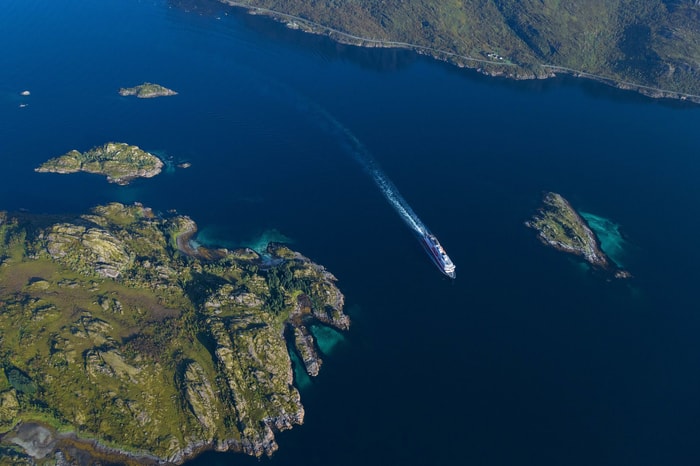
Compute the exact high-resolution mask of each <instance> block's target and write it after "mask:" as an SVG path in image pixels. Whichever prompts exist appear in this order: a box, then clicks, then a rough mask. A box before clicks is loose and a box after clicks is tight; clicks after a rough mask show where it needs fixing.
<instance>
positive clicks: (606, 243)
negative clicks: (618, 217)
mask: <svg viewBox="0 0 700 466" xmlns="http://www.w3.org/2000/svg"><path fill="white" fill-rule="evenodd" d="M580 214H581V217H583V218H584V219H585V220H586V222H588V225H589V226H590V227H591V229H592V230H593V231H594V232H595V234H596V236H597V237H598V239H599V240H600V248H601V249H602V250H603V252H605V254H607V255H608V257H610V258H611V259H612V260H613V262H615V264H617V266H618V267H624V266H625V264H624V259H625V254H626V253H627V247H628V245H627V241H626V240H625V238H624V237H623V236H622V233H621V231H620V228H621V227H620V225H618V224H617V223H615V222H613V221H612V220H610V219H607V218H605V217H600V216H598V215H595V214H590V213H587V212H580Z"/></svg>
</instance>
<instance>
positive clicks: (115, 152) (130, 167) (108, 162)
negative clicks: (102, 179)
mask: <svg viewBox="0 0 700 466" xmlns="http://www.w3.org/2000/svg"><path fill="white" fill-rule="evenodd" d="M162 168H163V162H162V161H161V160H160V159H159V158H158V157H156V156H155V155H153V154H150V153H148V152H146V151H143V150H141V149H139V148H138V147H137V146H130V145H128V144H125V143H123V142H108V143H107V144H104V145H102V146H98V147H93V148H92V149H90V150H89V151H87V152H79V151H77V150H72V151H70V152H68V153H66V154H64V155H62V156H60V157H56V158H53V159H51V160H49V161H48V162H45V163H43V164H42V165H41V166H40V167H39V168H36V169H35V171H36V172H39V173H61V174H66V173H77V172H87V173H96V174H100V175H105V176H106V177H107V181H109V182H110V183H116V184H119V185H127V184H129V182H130V181H131V180H133V179H134V178H151V177H154V176H156V175H157V174H159V173H160V172H161V170H162Z"/></svg>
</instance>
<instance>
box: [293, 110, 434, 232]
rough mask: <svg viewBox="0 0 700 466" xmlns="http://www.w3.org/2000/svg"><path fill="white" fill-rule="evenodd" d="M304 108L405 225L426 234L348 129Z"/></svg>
mask: <svg viewBox="0 0 700 466" xmlns="http://www.w3.org/2000/svg"><path fill="white" fill-rule="evenodd" d="M305 107H306V110H308V111H311V112H312V113H314V114H316V115H318V116H319V117H321V119H322V120H323V121H324V122H325V123H327V124H328V129H329V130H330V131H331V132H332V133H334V134H336V135H338V136H339V137H340V140H341V141H342V144H343V147H344V148H345V149H346V150H347V151H348V152H350V154H352V156H353V157H354V158H355V160H357V161H358V162H359V163H360V164H361V165H362V167H363V168H364V169H365V170H366V171H367V173H369V175H370V176H371V177H372V179H373V180H374V182H375V184H376V185H377V187H378V188H379V189H380V191H381V192H382V194H384V197H386V199H387V200H388V201H389V203H390V204H391V205H392V206H393V207H394V209H395V210H396V212H398V214H399V215H400V216H401V218H402V219H403V220H404V221H405V222H406V224H407V225H408V226H409V227H410V228H411V229H412V230H414V231H415V232H416V233H418V234H420V235H425V234H427V233H428V228H427V227H426V226H425V224H424V223H423V222H422V221H421V219H420V218H418V215H416V213H415V212H414V211H413V209H411V206H410V205H408V202H406V199H404V198H403V196H402V195H401V193H399V190H398V189H397V188H396V186H395V185H394V183H392V182H391V180H390V179H389V178H387V176H386V175H385V174H384V172H383V171H382V169H381V168H380V167H379V165H378V164H377V162H376V160H374V157H372V154H371V153H370V152H369V151H368V150H367V148H366V147H365V146H364V144H362V143H361V142H360V141H359V140H358V139H357V137H355V135H354V134H353V133H352V132H351V131H350V130H349V129H348V128H346V127H345V126H343V124H342V123H340V122H339V121H338V120H336V119H335V118H334V117H333V116H332V115H330V114H329V113H328V112H326V111H325V110H324V109H322V108H320V107H318V106H316V105H313V104H308V103H307V105H306V106H305Z"/></svg>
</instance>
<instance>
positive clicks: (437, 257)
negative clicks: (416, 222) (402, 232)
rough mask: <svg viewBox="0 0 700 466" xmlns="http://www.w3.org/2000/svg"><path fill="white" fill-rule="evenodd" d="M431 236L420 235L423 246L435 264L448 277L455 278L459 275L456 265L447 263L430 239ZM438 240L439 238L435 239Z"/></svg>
mask: <svg viewBox="0 0 700 466" xmlns="http://www.w3.org/2000/svg"><path fill="white" fill-rule="evenodd" d="M429 238H430V237H429V236H426V235H421V236H420V242H421V244H422V245H423V248H424V249H425V252H427V253H428V256H429V257H430V260H431V261H432V262H433V264H435V266H436V267H437V268H438V269H440V271H441V272H442V273H443V274H444V275H445V276H447V277H449V278H451V279H455V278H456V277H457V273H456V272H455V270H454V265H452V266H451V267H449V266H448V264H446V263H445V261H444V260H443V259H442V255H441V254H440V252H439V251H438V249H437V247H436V246H435V245H434V244H433V243H432V242H431V240H430V239H429ZM435 241H437V240H435Z"/></svg>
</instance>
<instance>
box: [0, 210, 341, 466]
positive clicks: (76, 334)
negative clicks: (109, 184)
mask: <svg viewBox="0 0 700 466" xmlns="http://www.w3.org/2000/svg"><path fill="white" fill-rule="evenodd" d="M196 229H197V227H196V224H195V223H194V222H193V221H192V220H191V219H190V218H188V217H186V216H182V215H178V214H176V213H172V214H169V215H167V216H160V215H156V214H155V213H154V212H153V211H151V210H150V209H148V208H146V207H144V206H142V205H140V204H135V205H131V206H126V205H122V204H117V203H114V204H109V205H105V206H99V207H96V208H94V209H93V210H92V211H91V212H90V213H88V214H86V215H82V216H79V217H77V218H61V217H55V216H54V217H50V218H48V217H41V216H32V215H30V214H27V213H22V214H18V215H9V214H7V213H1V212H0V306H2V310H3V312H2V313H0V329H2V333H0V365H1V366H2V367H0V455H1V456H2V457H3V458H11V459H13V461H15V462H14V463H13V464H35V463H38V464H92V462H93V461H97V462H100V463H101V464H113V463H120V464H162V463H164V462H167V463H182V462H183V461H185V460H186V459H188V458H190V457H192V456H194V455H196V454H197V453H199V452H200V451H204V450H209V449H215V450H219V451H226V450H232V451H240V452H243V453H246V454H249V455H255V456H261V455H270V454H272V453H273V452H274V451H275V450H276V449H277V444H276V442H275V435H274V434H275V432H277V431H281V430H284V429H289V428H291V427H292V426H293V425H295V424H301V423H302V422H303V420H304V408H303V406H302V404H301V402H300V395H299V392H298V390H297V388H296V387H295V385H294V380H293V367H292V362H291V358H290V352H295V353H296V354H298V355H299V359H300V360H302V361H303V364H304V365H305V369H306V371H307V372H308V373H309V374H311V375H313V374H316V373H317V372H318V369H319V366H320V362H321V361H320V359H319V356H318V352H317V345H316V344H315V342H314V338H313V336H312V335H311V333H310V331H309V330H308V328H309V325H310V324H311V323H314V324H315V325H318V324H319V323H321V324H323V325H326V326H330V327H333V328H336V329H339V330H347V329H348V327H349V325H350V321H349V318H348V317H347V316H346V315H345V314H344V313H343V304H344V298H343V295H342V294H341V292H340V291H339V290H338V288H337V287H336V286H335V283H334V282H335V277H334V276H333V275H331V274H330V273H329V272H328V271H326V270H325V269H324V268H323V267H322V266H320V265H317V264H314V263H313V262H311V261H310V260H309V259H307V258H306V257H304V256H302V255H301V254H299V253H296V252H294V251H292V250H290V249H288V248H287V247H285V246H282V245H275V244H272V245H270V246H269V247H268V250H267V254H266V255H265V256H264V257H263V256H261V255H259V254H257V253H256V252H254V251H252V250H250V249H240V250H233V251H232V250H226V249H206V248H203V247H197V248H195V247H193V246H192V245H191V244H189V238H191V237H192V235H193V234H194V233H195V232H196Z"/></svg>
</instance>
